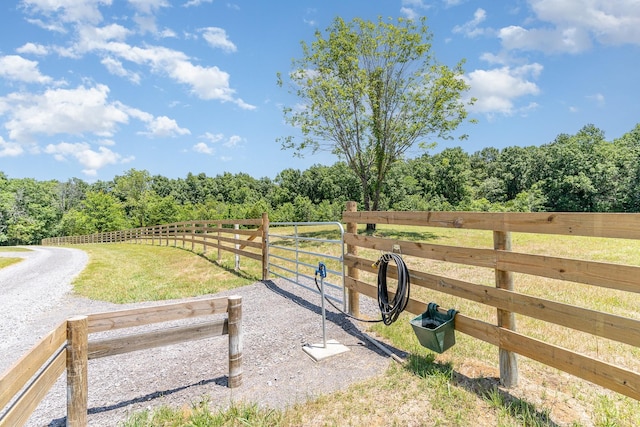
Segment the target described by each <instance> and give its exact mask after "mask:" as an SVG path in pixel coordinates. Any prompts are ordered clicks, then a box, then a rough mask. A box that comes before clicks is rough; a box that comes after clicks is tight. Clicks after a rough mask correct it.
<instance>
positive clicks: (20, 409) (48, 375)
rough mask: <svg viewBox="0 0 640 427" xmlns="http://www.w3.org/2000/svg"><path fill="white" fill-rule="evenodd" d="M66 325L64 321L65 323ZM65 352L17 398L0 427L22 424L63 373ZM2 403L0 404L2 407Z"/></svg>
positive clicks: (14, 426) (0, 420) (4, 416)
mask: <svg viewBox="0 0 640 427" xmlns="http://www.w3.org/2000/svg"><path fill="white" fill-rule="evenodd" d="M65 327H66V323H65ZM66 357H67V353H66V351H65V350H64V349H63V350H62V351H60V352H59V353H58V354H57V355H56V357H55V358H54V359H53V360H52V361H51V363H49V364H48V365H47V366H46V367H45V368H44V370H43V371H42V372H41V373H40V374H39V375H38V377H37V378H36V379H35V380H34V382H33V383H32V384H31V385H30V387H29V388H27V389H26V390H25V392H24V393H23V394H22V395H21V396H20V397H19V398H18V400H17V401H16V402H15V403H14V404H13V406H12V407H11V408H10V409H9V410H8V411H7V412H6V413H5V414H4V415H3V417H2V418H1V419H0V427H16V426H22V425H24V424H25V423H26V422H27V421H28V420H29V417H30V416H31V414H32V413H33V411H34V410H35V409H36V408H37V407H38V404H39V403H40V402H41V401H42V399H43V398H44V397H45V396H46V395H47V393H48V392H49V390H50V389H51V387H53V384H55V382H56V381H57V380H58V378H60V376H61V375H62V374H63V373H64V370H65V367H66ZM3 406H4V405H0V408H2V407H3Z"/></svg>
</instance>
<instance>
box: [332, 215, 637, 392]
mask: <svg viewBox="0 0 640 427" xmlns="http://www.w3.org/2000/svg"><path fill="white" fill-rule="evenodd" d="M343 221H344V222H345V223H346V224H347V230H348V232H347V233H346V234H345V236H344V241H345V243H346V244H347V254H346V255H345V260H344V261H345V264H346V266H347V277H346V278H345V286H346V287H347V288H348V289H349V297H350V304H349V306H350V307H351V310H352V312H354V314H357V312H358V295H359V294H363V295H367V296H370V297H372V298H377V286H376V285H375V282H374V284H371V283H367V282H366V281H364V280H361V279H360V273H361V272H363V271H364V272H369V273H372V274H375V273H376V270H375V269H374V268H373V267H372V262H373V261H375V260H371V259H365V258H362V257H360V256H358V248H368V249H374V250H379V251H389V252H391V251H393V250H394V247H395V248H400V250H401V253H402V255H407V256H412V257H418V258H424V259H428V260H437V261H444V262H449V263H455V264H463V265H467V266H475V267H485V268H489V269H492V270H495V287H492V286H486V285H481V284H476V283H471V282H467V281H463V280H455V279H452V278H449V277H446V276H444V275H436V274H430V273H428V272H426V271H418V270H411V271H410V278H411V285H412V286H418V287H421V288H425V289H429V290H432V291H437V292H441V293H445V294H449V295H452V296H455V297H459V298H464V299H467V300H470V301H474V302H476V303H480V304H483V305H486V306H490V307H494V308H495V309H497V311H496V313H497V316H496V319H497V322H496V324H492V323H488V322H486V321H481V320H478V319H475V318H472V317H470V316H469V315H468V314H466V313H464V312H461V313H458V314H457V315H456V318H455V329H456V330H457V331H459V332H462V333H464V334H467V335H470V336H472V337H475V338H477V339H480V340H482V341H486V342H488V343H490V344H493V345H495V346H498V347H499V353H500V357H499V361H500V377H501V380H502V382H503V383H504V384H505V385H507V386H513V385H515V384H516V383H517V381H518V367H517V358H516V353H517V354H520V355H523V356H525V357H528V358H530V359H533V360H536V361H539V362H541V363H543V364H546V365H548V366H551V367H554V368H557V369H559V370H562V371H564V372H567V373H570V374H572V375H575V376H577V377H580V378H583V379H586V380H588V381H590V382H592V383H595V384H598V385H601V386H603V387H605V388H608V389H610V390H614V391H616V392H618V393H621V394H623V395H626V396H629V397H632V398H634V399H636V400H640V374H639V373H638V372H634V371H632V370H630V369H625V368H622V367H619V366H617V365H614V364H611V363H605V362H603V361H600V360H596V359H594V358H592V357H588V356H585V355H583V354H579V353H577V352H575V351H571V350H569V349H566V348H563V347H560V346H557V345H552V344H548V343H546V342H544V341H543V340H540V339H535V338H532V337H530V336H526V335H524V334H521V333H518V332H516V330H515V329H516V324H515V316H514V313H517V314H519V315H524V316H528V317H531V318H535V319H539V320H542V321H544V322H549V323H551V324H556V325H560V326H564V327H567V328H571V329H573V330H577V331H582V332H586V333H588V334H591V336H592V338H594V339H595V338H596V337H604V338H607V339H610V340H614V341H617V342H620V343H624V344H628V345H630V346H633V347H640V321H639V320H637V319H633V318H627V317H623V316H619V315H614V314H609V313H605V312H601V311H596V310H591V309H587V308H581V307H577V306H573V305H570V304H565V303H560V302H556V301H551V300H548V299H543V298H539V297H535V296H531V295H526V294H523V293H518V292H517V291H516V290H515V289H514V281H513V273H524V274H526V275H533V276H539V277H544V278H551V279H559V280H563V281H570V282H577V283H582V284H586V285H592V286H600V287H604V288H609V289H615V290H620V291H625V292H629V293H636V294H637V293H640V267H637V266H630V265H620V264H614V263H606V262H595V261H585V260H577V259H567V258H560V257H552V256H542V255H534V254H527V253H517V252H513V251H512V250H511V233H512V232H522V233H536V234H553V235H569V236H593V237H604V238H620V239H640V215H638V214H595V213H473V212H356V208H355V204H353V203H351V204H349V205H348V206H347V211H346V212H345V213H344V215H343ZM358 224H395V225H401V226H424V227H446V228H457V229H475V230H489V231H492V232H493V246H494V247H493V248H490V249H489V248H487V249H485V248H469V247H456V246H444V245H435V244H429V243H424V242H421V243H418V242H413V241H400V240H393V239H383V238H377V237H373V236H368V235H359V234H357V225H358ZM389 270H390V271H393V272H395V269H394V268H393V266H390V269H389ZM368 276H369V277H371V275H368ZM426 304H427V302H426V301H419V300H415V299H412V300H410V302H409V304H408V306H407V310H408V311H409V312H411V313H415V314H419V313H422V312H423V311H425V308H426ZM443 308H444V307H443Z"/></svg>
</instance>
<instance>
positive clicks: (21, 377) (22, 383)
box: [0, 296, 242, 427]
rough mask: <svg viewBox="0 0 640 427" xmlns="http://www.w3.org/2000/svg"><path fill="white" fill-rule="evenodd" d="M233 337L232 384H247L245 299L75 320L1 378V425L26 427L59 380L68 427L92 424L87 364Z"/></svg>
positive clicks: (211, 300)
mask: <svg viewBox="0 0 640 427" xmlns="http://www.w3.org/2000/svg"><path fill="white" fill-rule="evenodd" d="M224 313H228V314H227V317H226V318H224V319H213V320H211V319H209V320H206V321H201V322H199V323H196V324H193V325H187V326H167V327H164V328H162V329H159V330H154V331H152V332H143V333H136V334H129V335H122V336H115V337H110V338H103V339H98V340H93V341H90V340H89V334H92V333H97V332H104V331H111V330H115V329H121V328H132V327H136V326H142V325H148V324H152V323H159V322H170V321H175V320H180V319H186V318H192V317H196V316H204V315H216V314H224ZM220 335H228V336H229V376H228V386H229V387H230V388H234V387H238V386H240V385H241V384H242V297H240V296H230V297H228V298H207V299H198V300H192V301H188V302H181V303H174V304H165V305H158V306H152V307H145V308H139V309H131V310H119V311H112V312H105V313H97V314H90V315H88V316H76V317H72V318H70V319H68V320H66V321H64V322H62V323H61V324H60V325H58V326H57V327H56V328H55V329H54V330H53V331H51V332H50V333H49V334H48V335H47V336H45V337H44V338H43V339H42V340H40V342H39V343H37V344H36V345H35V346H34V347H33V348H32V349H31V350H30V351H29V352H27V353H26V354H25V355H24V356H23V357H22V358H20V359H19V360H18V361H17V362H16V363H15V364H14V365H13V366H12V367H10V368H9V369H8V370H7V371H6V372H5V373H4V374H3V375H2V376H1V377H0V409H1V408H5V410H4V411H3V412H0V414H1V415H0V427H5V426H7V427H14V426H21V425H24V424H25V423H26V422H27V421H28V419H29V417H30V416H31V414H32V413H33V411H34V410H35V409H36V408H37V406H38V404H39V403H40V401H41V400H42V399H43V398H44V397H45V395H46V394H47V393H48V391H49V390H50V389H51V387H52V386H53V385H54V383H55V382H56V381H57V380H58V378H59V377H60V376H61V375H62V374H63V373H64V372H65V370H66V377H67V426H73V427H75V426H78V427H80V426H86V425H87V413H88V412H87V409H88V408H87V403H88V399H87V396H88V373H87V366H88V360H90V359H98V358H101V357H107V356H114V355H116V354H124V353H128V352H132V351H138V350H145V349H149V348H154V347H160V346H165V345H170V344H177V343H183V342H187V341H193V340H199V339H203V338H210V337H215V336H220Z"/></svg>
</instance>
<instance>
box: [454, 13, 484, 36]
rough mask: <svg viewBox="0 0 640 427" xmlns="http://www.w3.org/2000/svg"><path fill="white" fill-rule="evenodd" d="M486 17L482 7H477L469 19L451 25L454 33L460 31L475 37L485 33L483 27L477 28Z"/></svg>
mask: <svg viewBox="0 0 640 427" xmlns="http://www.w3.org/2000/svg"><path fill="white" fill-rule="evenodd" d="M485 19H487V12H486V11H485V10H484V9H481V8H478V9H476V11H475V13H474V14H473V19H472V20H471V21H468V22H465V23H464V24H463V25H456V26H455V27H453V32H454V33H462V34H464V35H465V36H467V37H476V36H479V35H482V34H484V33H485V31H486V30H485V29H484V28H478V25H480V24H481V23H482V22H484V21H485Z"/></svg>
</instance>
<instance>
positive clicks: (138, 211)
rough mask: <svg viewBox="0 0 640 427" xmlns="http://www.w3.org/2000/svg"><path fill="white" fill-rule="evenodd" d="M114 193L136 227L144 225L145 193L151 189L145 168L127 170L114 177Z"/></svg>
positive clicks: (145, 210)
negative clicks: (123, 173) (121, 174)
mask: <svg viewBox="0 0 640 427" xmlns="http://www.w3.org/2000/svg"><path fill="white" fill-rule="evenodd" d="M114 181H115V188H114V191H113V192H114V194H115V195H116V197H118V198H119V199H120V200H121V201H122V202H123V203H124V207H125V209H126V211H127V214H128V215H129V217H130V218H131V221H132V222H133V223H134V224H135V225H136V227H144V226H145V225H147V224H146V222H145V218H146V215H147V208H148V207H147V202H148V198H147V197H146V196H147V193H148V192H149V191H151V176H150V175H149V172H147V171H146V170H141V171H139V170H135V169H130V170H128V171H127V172H126V173H125V175H123V176H117V177H116V178H115V179H114Z"/></svg>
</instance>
